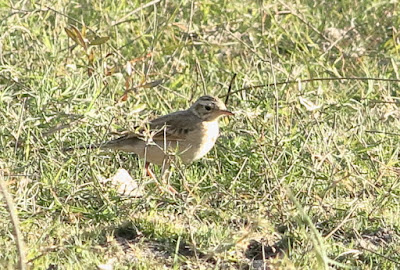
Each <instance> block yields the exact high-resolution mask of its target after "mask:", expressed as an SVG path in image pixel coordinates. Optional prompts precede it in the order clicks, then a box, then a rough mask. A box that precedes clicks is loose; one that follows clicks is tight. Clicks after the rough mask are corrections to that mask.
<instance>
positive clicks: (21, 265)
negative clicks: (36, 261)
mask: <svg viewBox="0 0 400 270" xmlns="http://www.w3.org/2000/svg"><path fill="white" fill-rule="evenodd" d="M0 190H1V191H2V193H3V196H4V200H5V202H6V206H7V210H8V213H9V214H10V219H11V223H12V225H13V228H14V235H15V241H16V244H17V251H18V255H19V262H18V269H20V270H25V269H26V264H25V245H24V241H23V239H22V233H21V230H20V228H19V219H18V215H17V211H16V210H15V207H14V203H13V200H12V198H11V195H10V193H8V191H7V186H6V184H5V181H4V175H3V173H2V172H0Z"/></svg>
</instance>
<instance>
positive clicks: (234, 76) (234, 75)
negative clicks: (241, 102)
mask: <svg viewBox="0 0 400 270" xmlns="http://www.w3.org/2000/svg"><path fill="white" fill-rule="evenodd" d="M236 75H237V74H236V73H234V74H233V76H232V79H231V82H230V83H229V88H228V93H226V98H225V105H228V101H229V95H230V94H231V91H232V84H233V82H234V81H235V78H236Z"/></svg>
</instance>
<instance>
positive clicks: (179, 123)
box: [150, 110, 201, 141]
mask: <svg viewBox="0 0 400 270" xmlns="http://www.w3.org/2000/svg"><path fill="white" fill-rule="evenodd" d="M200 123H201V119H200V118H199V117H197V116H196V115H195V114H193V113H192V112H191V111H189V110H186V111H178V112H174V113H171V114H167V115H164V116H161V117H159V118H156V119H154V120H152V121H151V122H150V128H151V130H152V131H153V136H152V138H153V140H164V139H167V140H169V141H184V140H186V136H187V134H188V133H190V132H191V131H193V130H195V129H197V128H198V126H199V125H200Z"/></svg>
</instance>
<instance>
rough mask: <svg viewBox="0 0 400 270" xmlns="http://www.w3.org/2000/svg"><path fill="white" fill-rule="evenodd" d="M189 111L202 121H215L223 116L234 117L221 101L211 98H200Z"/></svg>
mask: <svg viewBox="0 0 400 270" xmlns="http://www.w3.org/2000/svg"><path fill="white" fill-rule="evenodd" d="M189 110H191V111H192V112H193V113H194V114H195V115H197V116H198V117H200V118H201V119H202V120H203V121H215V120H218V119H219V118H220V117H222V116H224V115H234V114H233V113H232V112H230V111H228V110H227V109H226V106H225V104H224V103H223V102H222V101H221V100H219V99H218V98H215V97H212V96H202V97H200V98H199V99H198V100H197V101H196V102H195V103H194V104H193V105H192V106H191V107H190V109H189Z"/></svg>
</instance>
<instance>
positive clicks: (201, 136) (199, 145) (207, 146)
mask: <svg viewBox="0 0 400 270" xmlns="http://www.w3.org/2000/svg"><path fill="white" fill-rule="evenodd" d="M218 136H219V126H218V122H217V121H213V122H203V123H202V128H201V131H200V132H198V133H197V134H192V135H191V136H190V137H191V138H190V139H189V140H190V142H189V143H190V144H191V145H192V149H191V152H192V153H188V158H189V155H190V159H191V160H196V159H199V158H202V157H203V156H205V155H206V154H207V153H208V152H209V151H210V150H211V149H212V148H213V146H214V145H215V141H216V140H217V138H218ZM189 151H190V150H189ZM183 159H184V157H183Z"/></svg>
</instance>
